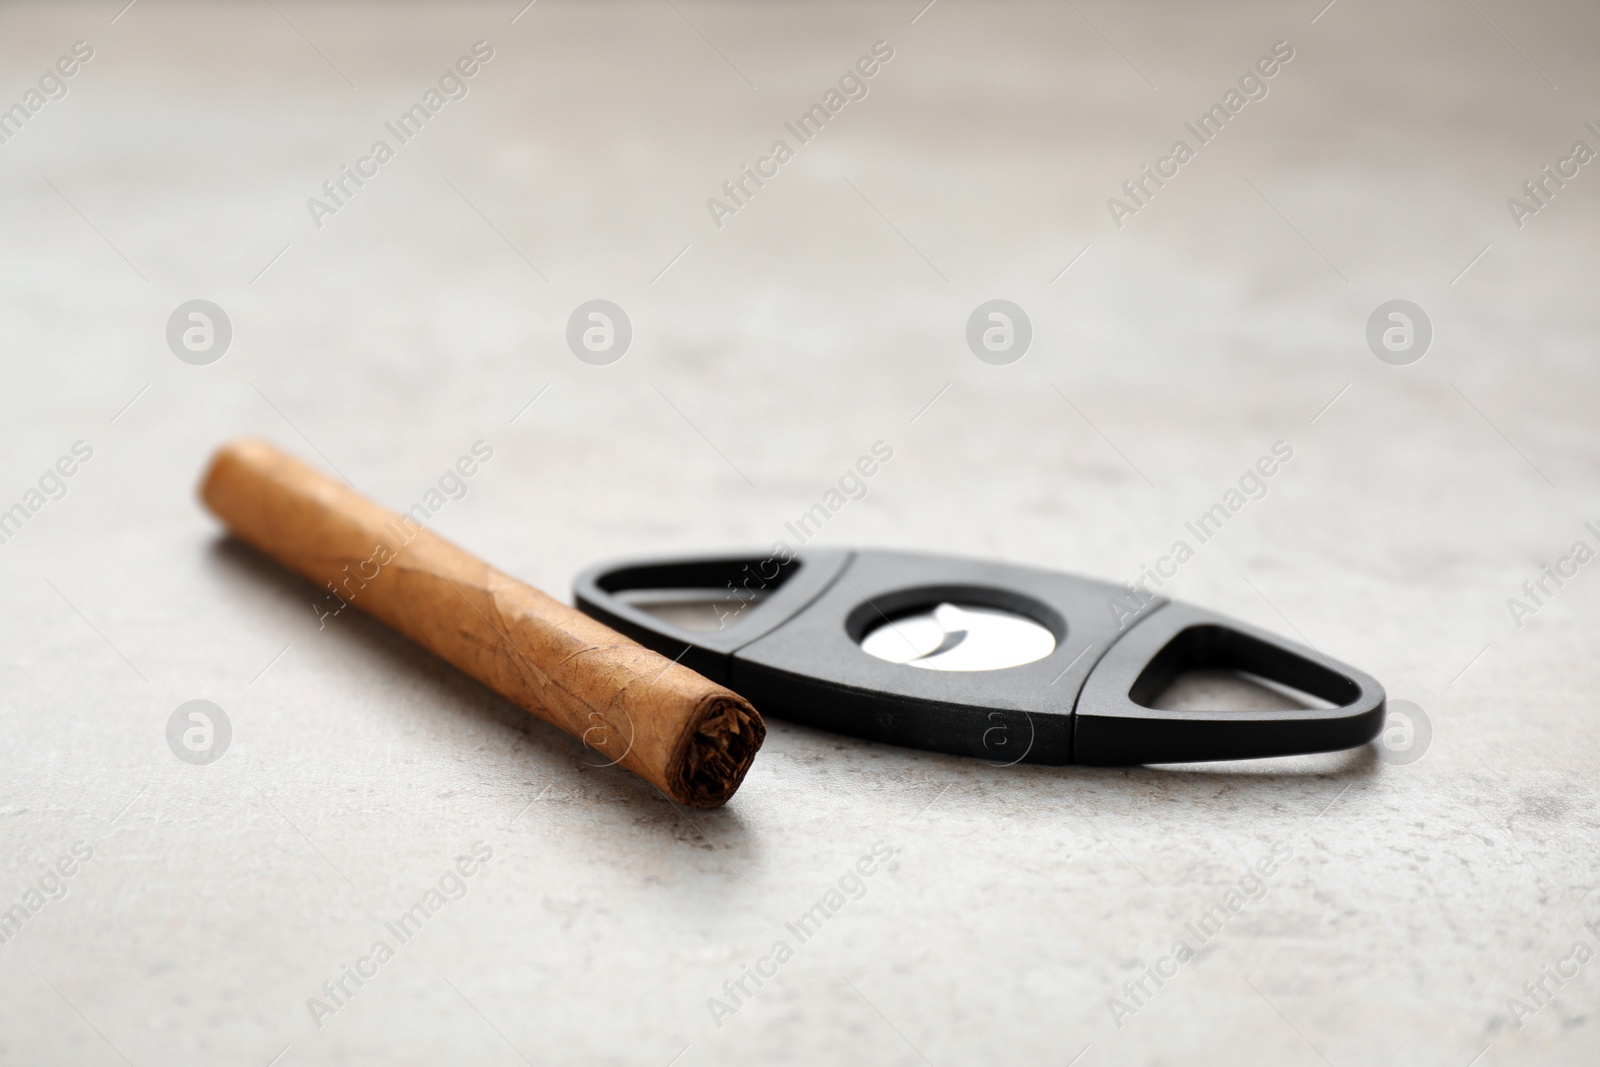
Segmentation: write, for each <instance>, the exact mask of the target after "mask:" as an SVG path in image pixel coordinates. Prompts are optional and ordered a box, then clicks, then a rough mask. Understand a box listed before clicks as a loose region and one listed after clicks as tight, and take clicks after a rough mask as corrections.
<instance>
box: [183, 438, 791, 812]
mask: <svg viewBox="0 0 1600 1067" xmlns="http://www.w3.org/2000/svg"><path fill="white" fill-rule="evenodd" d="M200 498H201V500H203V501H204V502H205V504H206V506H207V507H208V508H210V509H211V511H212V512H213V513H214V514H215V515H216V516H217V517H218V518H219V519H221V520H222V521H223V522H224V523H226V524H227V526H228V529H230V530H231V531H233V533H234V534H235V535H236V536H238V537H239V538H240V539H241V540H243V541H246V542H248V543H249V544H251V545H253V546H254V547H256V548H258V549H260V550H261V551H262V552H265V553H266V554H267V555H269V556H271V557H273V558H274V559H276V560H277V561H278V562H280V563H282V564H283V565H285V566H287V567H289V568H291V569H293V570H295V571H298V572H299V573H300V574H302V575H304V576H305V577H307V578H309V579H311V580H312V581H313V582H316V583H317V584H318V585H319V586H322V587H324V588H325V589H326V590H327V591H329V592H330V593H331V594H333V595H335V596H337V597H339V599H341V600H343V601H345V602H346V603H348V604H349V605H350V606H352V607H356V608H360V609H361V610H362V611H365V612H367V613H368V614H369V615H372V616H374V617H375V618H378V619H380V620H382V621H383V622H384V623H386V624H387V625H389V626H390V627H392V628H394V629H395V630H398V631H399V632H401V633H403V634H405V635H406V636H407V637H409V638H411V639H412V640H413V641H415V642H416V643H417V644H419V645H421V646H423V647H424V648H426V649H428V650H429V651H431V652H433V653H434V654H435V655H438V656H440V657H441V658H443V659H445V660H447V661H449V662H450V663H452V664H454V665H455V666H456V667H459V668H460V669H461V670H463V671H465V672H466V673H467V674H470V675H471V676H472V677H474V678H476V679H478V681H480V682H482V683H483V684H484V685H487V686H488V687H489V688H491V689H493V690H494V691H495V692H497V693H499V694H500V695H502V696H504V697H506V698H507V699H508V700H511V701H513V702H515V703H516V704H518V705H520V706H522V707H524V708H526V709H527V710H528V711H531V712H532V713H533V714H535V715H537V716H538V717H539V718H541V719H543V720H544V721H546V722H548V723H550V724H551V725H553V726H558V727H560V728H561V729H563V730H565V731H566V732H567V733H569V734H571V735H572V736H574V737H576V738H578V739H580V740H582V741H583V742H584V743H585V744H587V745H589V746H590V747H591V748H593V749H595V750H597V751H598V752H600V753H602V754H603V755H605V756H606V757H607V758H608V759H610V760H613V761H615V762H617V763H619V764H621V765H622V766H623V767H626V768H627V769H628V770H630V771H632V772H633V773H635V774H637V775H639V776H640V777H641V778H643V779H645V780H646V781H648V782H650V783H651V784H652V785H654V786H655V787H656V788H657V789H660V790H661V791H662V792H663V793H666V794H667V795H668V796H669V797H671V798H672V799H673V800H676V801H678V802H679V803H681V804H686V805H690V806H693V807H697V808H709V807H716V806H717V805H719V804H722V803H724V802H725V801H726V800H727V799H728V798H729V797H731V796H732V795H733V793H734V791H735V790H737V789H738V788H739V783H740V782H742V781H743V780H744V776H745V772H746V771H748V770H749V769H750V763H751V760H753V759H754V758H755V754H756V750H757V749H759V748H760V747H761V742H762V740H763V738H765V736H766V726H765V724H763V723H762V721H761V716H760V715H759V714H757V712H756V710H755V708H753V707H751V706H750V703H749V701H747V700H745V699H744V698H743V697H741V696H739V695H738V694H737V693H735V692H733V691H732V690H729V689H726V688H724V687H722V686H720V685H717V684H715V683H713V682H711V681H709V680H707V679H706V678H703V677H701V676H700V675H699V674H696V673H695V672H694V671H692V670H690V669H689V668H687V667H683V666H680V665H679V664H676V663H674V662H672V661H671V660H669V659H667V658H666V657H665V656H661V655H658V654H657V653H655V652H652V651H650V650H649V649H647V648H645V647H644V646H642V645H640V644H638V643H637V642H635V641H632V640H630V639H629V638H627V637H624V636H623V635H621V634H619V633H617V632H616V631H615V630H612V629H611V628H610V627H608V626H605V625H603V624H602V623H599V622H596V621H595V620H593V619H591V618H589V617H588V616H587V615H584V614H583V613H582V612H579V611H578V610H577V609H575V608H571V607H568V606H567V605H565V604H563V603H561V602H560V601H557V600H554V599H552V598H550V597H548V596H546V595H545V594H544V593H541V592H540V591H539V590H537V589H535V588H533V587H532V586H530V585H527V584H525V583H523V582H519V581H517V580H516V579H515V578H511V577H509V576H507V575H505V574H502V573H500V572H499V571H497V570H495V569H494V568H493V567H490V566H489V565H488V564H487V563H484V562H483V561H482V560H480V559H478V558H477V557H475V556H473V555H472V554H471V553H469V552H466V551H464V550H462V549H460V548H458V547H456V546H455V545H453V544H451V543H450V542H448V541H446V540H445V539H444V538H442V537H439V536H437V535H436V534H434V533H432V532H431V531H429V530H427V529H425V528H423V527H421V526H420V525H418V523H417V522H416V521H415V520H413V519H407V518H403V517H402V516H399V515H396V514H395V513H394V512H392V511H389V510H388V509H387V508H383V507H380V506H379V505H377V504H375V503H373V502H372V501H370V500H368V499H366V498H365V497H363V496H361V495H360V494H359V493H357V492H355V491H354V490H353V489H350V488H349V487H348V486H345V485H343V484H342V483H339V482H336V481H334V480H333V479H331V478H328V477H326V476H325V475H323V474H322V473H320V472H319V471H317V470H315V469H313V468H311V467H308V466H307V465H306V464H304V463H301V462H300V461H299V460H297V459H295V458H294V457H293V456H290V455H288V454H287V453H285V452H282V451H280V450H279V449H277V448H275V447H273V446H272V445H269V444H267V443H265V442H263V441H255V440H238V441H232V442H230V443H228V444H226V445H224V446H223V447H222V448H221V449H219V450H218V451H217V454H216V455H215V456H214V457H213V458H212V460H211V466H210V468H209V469H208V470H207V471H206V474H205V477H204V479H203V480H202V481H201V484H200ZM330 603H332V601H330Z"/></svg>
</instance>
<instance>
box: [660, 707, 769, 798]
mask: <svg viewBox="0 0 1600 1067" xmlns="http://www.w3.org/2000/svg"><path fill="white" fill-rule="evenodd" d="M766 736H767V725H766V723H764V722H762V721H761V716H760V714H758V713H757V712H756V709H755V708H753V707H751V706H750V704H749V702H747V701H746V700H744V698H742V697H740V696H737V695H736V694H734V693H731V692H728V691H726V690H724V691H723V692H720V693H713V694H711V695H710V696H708V697H706V699H705V700H704V701H703V702H702V711H701V714H700V715H699V716H698V722H697V725H696V726H695V728H694V730H693V731H692V732H691V733H690V735H689V737H688V738H687V739H686V740H685V741H684V747H685V751H684V752H683V755H682V757H681V758H680V759H675V760H673V761H672V765H673V778H674V779H675V780H674V781H673V782H672V786H673V789H672V792H673V794H674V795H675V796H677V797H678V798H679V799H680V800H682V801H683V803H685V804H687V805H689V806H690V807H694V808H715V807H718V806H720V805H722V804H725V803H727V801H728V798H729V797H731V796H733V794H734V793H735V791H737V790H738V788H739V783H741V782H743V781H744V776H745V772H747V771H748V770H750V764H751V761H753V760H754V759H755V758H756V750H758V749H759V748H760V747H761V742H762V741H763V740H765V739H766Z"/></svg>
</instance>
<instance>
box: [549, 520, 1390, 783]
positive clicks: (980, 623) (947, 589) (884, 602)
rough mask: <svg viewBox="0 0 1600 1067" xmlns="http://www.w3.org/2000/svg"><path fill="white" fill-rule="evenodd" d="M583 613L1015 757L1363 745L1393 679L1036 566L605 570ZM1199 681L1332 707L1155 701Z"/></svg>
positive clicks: (787, 710) (777, 686)
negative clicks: (1183, 679)
mask: <svg viewBox="0 0 1600 1067" xmlns="http://www.w3.org/2000/svg"><path fill="white" fill-rule="evenodd" d="M575 586H576V587H575V594H576V599H577V603H578V607H579V608H580V609H582V610H583V611H584V612H585V613H586V614H588V615H590V616H592V617H594V618H596V619H599V620H600V621H602V622H604V623H606V624H607V625H609V626H611V627H613V628H614V629H617V630H620V631H621V632H622V633H624V634H627V635H628V636H629V637H632V638H633V639H635V640H637V641H639V642H640V643H641V644H643V645H646V646H647V647H649V648H652V649H655V650H656V651H657V652H660V653H661V654H662V655H664V656H667V657H669V658H672V659H676V660H679V661H680V662H682V663H684V664H685V665H686V666H689V667H691V668H693V669H694V670H696V671H698V672H700V673H701V674H703V675H705V676H706V677H707V678H710V679H712V680H714V681H717V682H720V683H721V684H723V685H726V686H728V687H729V688H730V689H733V690H735V691H736V692H738V693H740V694H742V695H743V696H745V697H746V698H747V699H749V700H750V702H751V703H753V704H754V705H755V706H756V707H757V708H758V709H760V711H761V712H762V713H763V714H766V715H773V716H777V717H778V718H783V719H788V720H790V721H792V722H797V723H803V724H805V725H807V726H813V727H816V728H818V729H822V730H831V731H834V732H836V733H841V734H850V735H853V736H856V737H863V738H867V739H869V740H872V741H881V742H886V743H888V744H893V745H903V746H906V747H909V748H922V749H928V750H931V751H934V752H947V753H952V754H955V755H963V756H975V757H980V758H983V759H987V760H991V761H999V762H1001V763H1005V764H1011V763H1042V764H1065V763H1077V764H1093V765H1101V766H1122V765H1130V764H1142V763H1188V762H1195V761H1202V760H1231V759H1249V758H1258V757H1265V756H1286V755H1293V754H1297V753H1307V752H1329V751H1334V750H1337V749H1345V748H1353V747H1355V746H1357V745H1363V744H1366V743H1367V742H1368V741H1371V740H1372V739H1373V738H1374V737H1376V736H1377V735H1378V732H1379V731H1380V730H1381V729H1382V727H1383V723H1384V717H1385V708H1384V692H1383V687H1382V686H1380V685H1379V684H1378V683H1377V681H1376V680H1375V679H1373V678H1371V677H1369V676H1368V675H1366V674H1364V673H1362V672H1361V671H1358V670H1355V669H1354V668H1352V667H1348V666H1346V665H1344V664H1342V663H1340V662H1338V661H1337V660H1333V659H1330V658H1329V657H1327V656H1324V655H1322V654H1321V653H1320V652H1318V651H1316V650H1315V649H1311V648H1307V647H1305V646H1303V645H1298V644H1295V643H1293V642H1290V641H1286V640H1284V639H1282V638H1280V637H1277V636H1275V635H1273V634H1270V633H1268V632H1266V631H1264V630H1259V629H1257V628H1255V627H1253V626H1249V625H1246V624H1244V623H1240V622H1236V621H1234V620H1232V619H1228V618H1225V617H1223V616H1221V615H1218V614H1216V613H1214V612H1210V611H1206V610H1205V609H1203V608H1197V607H1192V606H1190V605H1188V604H1183V603H1180V602H1177V601H1172V600H1166V599H1163V598H1160V597H1153V596H1150V595H1149V594H1147V593H1145V592H1144V591H1142V590H1140V591H1134V590H1132V589H1130V588H1128V587H1118V586H1116V585H1112V584H1110V583H1107V582H1099V581H1093V580H1091V579H1087V578H1080V577H1076V576H1074V575H1070V574H1061V573H1058V572H1054V571H1047V570H1040V569H1036V568H1032V567H1018V566H1010V565H1007V564H1003V563H992V562H985V561H982V560H972V559H963V558H959V557H952V556H935V555H924V554H921V553H912V552H891V551H879V550H869V549H857V550H850V549H806V550H801V551H800V552H798V553H796V554H794V555H793V556H792V557H785V558H780V557H774V556H767V557H764V556H762V555H760V554H750V555H736V554H724V555H707V556H696V557H689V558H678V559H655V560H643V559H640V560H626V561H617V562H612V563H606V564H601V565H599V566H596V567H591V568H590V569H588V570H587V571H585V572H584V573H582V574H581V575H579V577H578V579H577V582H576V583H575ZM1195 670H1219V671H1236V672H1242V673H1244V674H1245V675H1247V676H1254V677H1255V678H1257V679H1262V680H1265V681H1266V682H1268V683H1276V684H1277V685H1278V686H1281V687H1288V688H1289V689H1292V690H1295V691H1297V693H1298V694H1308V695H1309V696H1310V697H1312V698H1315V702H1316V703H1317V704H1320V705H1326V706H1314V707H1307V706H1300V707H1293V708H1286V709H1283V710H1271V711H1189V710H1166V709H1159V708H1156V707H1153V706H1152V703H1153V702H1154V698H1155V697H1156V696H1158V695H1159V694H1160V693H1161V692H1162V691H1163V690H1164V689H1165V688H1166V687H1167V684H1168V683H1169V682H1170V681H1171V680H1172V679H1174V678H1176V677H1177V676H1179V675H1180V674H1183V673H1185V672H1187V671H1195Z"/></svg>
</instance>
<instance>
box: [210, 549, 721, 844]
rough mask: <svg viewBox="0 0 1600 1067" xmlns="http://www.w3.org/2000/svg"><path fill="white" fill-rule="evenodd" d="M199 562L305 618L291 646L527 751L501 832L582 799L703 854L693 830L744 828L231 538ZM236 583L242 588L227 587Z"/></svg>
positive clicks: (625, 821) (699, 837) (242, 587)
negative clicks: (535, 763)
mask: <svg viewBox="0 0 1600 1067" xmlns="http://www.w3.org/2000/svg"><path fill="white" fill-rule="evenodd" d="M207 558H208V562H209V563H210V564H211V565H212V566H213V567H214V568H215V569H216V570H218V571H219V572H221V573H222V574H224V575H225V576H226V577H227V579H228V580H229V581H230V582H231V583H232V584H234V585H235V586H236V587H237V588H240V589H246V590H255V591H260V590H270V591H271V593H272V594H273V595H274V598H275V600H276V601H277V602H278V603H279V604H280V605H283V606H289V605H293V610H294V611H296V612H304V613H305V623H306V631H307V635H308V636H307V637H305V638H299V639H298V640H326V641H330V642H337V643H339V645H340V646H341V647H342V648H343V649H344V650H346V651H348V652H350V653H351V654H352V655H353V656H361V657H368V662H367V663H362V664H357V669H363V670H365V669H371V670H376V671H378V672H380V673H382V674H384V675H385V676H387V677H389V678H392V679H399V680H401V681H403V682H405V683H406V684H407V685H408V686H409V687H411V688H414V689H417V690H420V691H422V692H423V693H424V694H425V696H427V697H429V698H431V699H426V700H424V701H422V702H421V704H422V705H423V706H424V707H425V708H437V709H438V714H440V715H441V716H448V717H451V718H453V719H457V720H458V721H459V719H458V717H460V716H465V717H467V719H468V720H476V721H477V722H478V723H479V724H483V725H489V724H492V726H493V728H495V729H497V730H503V731H504V733H505V740H506V742H507V744H508V745H509V746H510V747H512V748H521V747H522V746H526V751H527V753H528V754H529V755H532V756H533V757H535V758H536V759H538V760H539V761H540V762H541V763H543V764H544V766H543V767H541V768H539V769H538V775H537V777H535V778H534V779H533V780H532V781H530V782H528V783H527V785H528V801H527V804H528V806H527V807H524V808H523V809H522V811H521V812H516V811H512V812H506V813H504V816H503V819H502V823H503V824H510V823H513V822H515V821H517V820H519V819H524V818H527V812H528V810H529V808H531V807H532V806H533V805H535V804H539V803H563V802H570V801H572V800H579V799H581V800H583V801H585V802H587V803H589V804H599V805H604V806H608V807H613V808H617V809H620V810H619V813H618V814H619V817H620V816H621V814H622V813H624V812H625V813H626V816H627V817H626V819H624V820H623V821H622V824H625V825H628V826H632V827H639V826H645V827H650V828H654V829H657V830H661V831H664V832H666V833H668V834H669V835H670V836H672V837H674V838H676V839H678V840H682V841H685V842H687V843H691V844H694V845H696V846H697V847H704V848H710V847H711V846H710V845H709V843H707V842H704V841H702V840H701V838H702V834H701V832H700V831H701V829H702V828H703V829H704V830H706V831H710V830H717V831H719V832H720V833H722V834H737V833H741V832H742V831H743V830H744V829H745V824H744V821H743V820H742V819H741V818H740V816H739V814H738V813H737V812H736V811H733V810H730V809H729V808H727V807H723V808H717V809H712V810H702V811H694V812H685V811H683V809H681V808H680V807H679V806H678V805H676V804H674V803H673V802H672V800H671V799H669V798H668V797H666V796H664V795H663V794H662V793H660V792H659V791H658V790H657V789H656V788H655V787H654V786H652V785H650V784H649V783H648V782H646V781H644V780H643V779H642V778H639V777H638V776H636V775H634V774H632V773H630V772H629V771H626V770H624V769H623V768H621V767H615V766H612V765H611V761H610V760H609V759H608V758H607V757H606V756H604V755H602V754H601V753H599V752H596V751H594V750H593V749H590V748H588V747H587V746H585V745H584V744H583V743H582V742H581V741H579V740H577V739H576V738H574V737H572V736H571V735H569V734H567V733H566V732H564V731H562V730H560V729H557V728H556V727H554V726H551V725H550V724H549V723H546V722H543V721H542V720H540V719H539V718H537V717H536V716H534V715H533V714H531V713H529V712H527V711H525V710H524V709H522V708H520V707H518V706H517V705H516V704H513V703H512V702H511V701H509V700H507V699H506V698H504V697H502V696H501V695H500V694H498V693H496V692H495V691H494V690H492V689H490V688H489V687H487V686H485V685H483V684H482V683H481V682H479V681H477V680H476V679H474V678H472V677H469V676H468V675H466V674H465V673H463V672H461V671H459V670H457V669H456V668H455V667H453V666H452V665H450V664H449V663H446V662H445V661H444V660H442V659H440V658H439V657H438V656H436V655H434V654H433V653H432V652H429V651H428V650H427V649H424V648H422V647H421V646H419V645H417V644H416V643H415V642H413V641H411V640H410V639H409V638H407V637H405V636H403V635H401V634H398V633H396V632H394V631H393V630H391V629H389V628H388V627H387V626H385V625H384V624H383V623H381V622H379V621H378V620H377V619H374V618H372V617H371V616H369V615H367V614H365V613H364V612H362V611H360V610H358V609H357V608H356V607H355V606H354V605H351V606H350V607H348V608H346V609H344V610H341V611H339V612H338V613H337V614H336V615H335V614H331V612H332V611H333V610H334V609H336V608H337V607H338V601H336V600H334V599H332V598H331V597H330V596H329V594H328V592H327V590H326V589H322V588H319V587H318V586H316V585H315V584H314V583H312V582H311V581H310V580H308V579H306V578H304V577H302V576H301V575H299V574H297V573H295V572H294V571H292V570H290V569H289V568H287V567H284V566H282V565H281V564H279V563H277V562H276V561H274V560H273V559H272V558H271V557H269V556H267V555H265V554H263V553H261V552H259V551H257V550H256V549H254V548H252V547H251V546H250V545H248V544H246V543H245V542H244V541H241V540H240V539H239V538H237V537H234V536H232V535H231V534H225V535H221V536H218V537H217V538H216V539H215V540H214V541H213V542H212V543H211V545H210V547H209V550H208V554H207ZM240 577H244V578H245V579H247V580H245V581H243V582H238V581H236V580H237V579H238V578H240ZM323 612H329V613H330V614H327V615H323V614H322V613H323ZM319 626H320V629H319Z"/></svg>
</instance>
